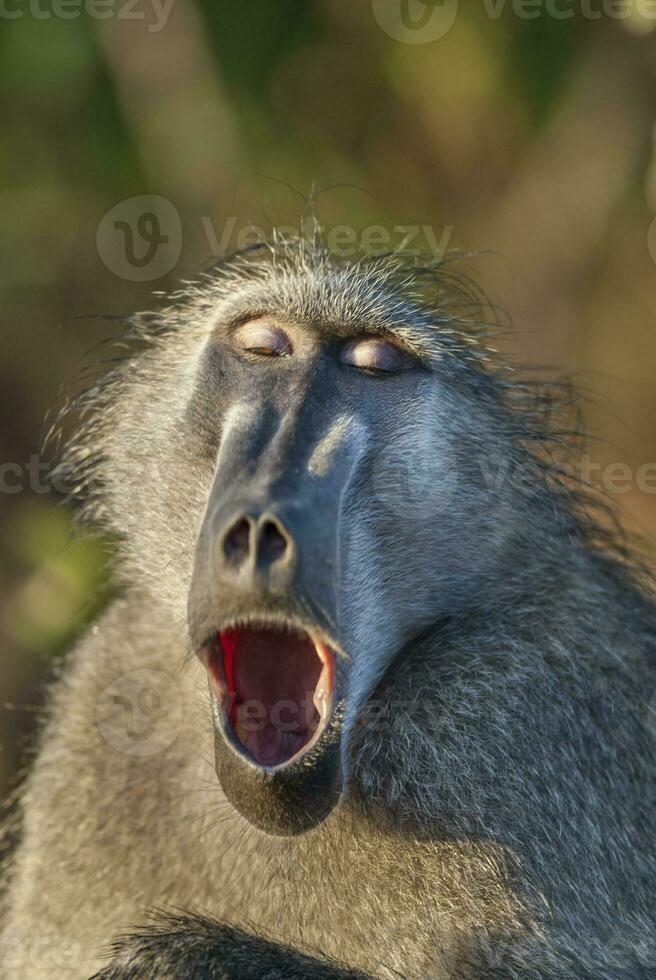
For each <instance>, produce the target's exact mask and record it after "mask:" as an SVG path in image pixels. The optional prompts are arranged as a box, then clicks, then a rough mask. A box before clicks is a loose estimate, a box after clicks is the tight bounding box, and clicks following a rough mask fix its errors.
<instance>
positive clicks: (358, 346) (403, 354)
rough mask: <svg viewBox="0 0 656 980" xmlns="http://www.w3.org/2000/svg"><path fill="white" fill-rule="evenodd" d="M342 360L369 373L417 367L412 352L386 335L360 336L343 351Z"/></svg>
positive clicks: (389, 372)
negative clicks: (405, 349)
mask: <svg viewBox="0 0 656 980" xmlns="http://www.w3.org/2000/svg"><path fill="white" fill-rule="evenodd" d="M341 361H342V363H343V364H347V365H348V366H349V367H354V368H358V369H359V370H360V371H365V372H367V373H369V374H398V373H399V372H401V371H408V370H410V369H411V368H413V367H415V366H416V364H417V362H416V360H415V358H414V357H412V355H411V354H408V353H407V351H404V350H403V349H402V348H401V347H398V346H397V345H396V344H394V343H392V341H390V340H387V339H386V338H385V337H359V338H357V339H356V340H350V341H349V342H348V343H347V344H346V345H345V346H344V348H343V349H342V351H341Z"/></svg>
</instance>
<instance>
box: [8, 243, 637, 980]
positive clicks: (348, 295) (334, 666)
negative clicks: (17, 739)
mask: <svg viewBox="0 0 656 980" xmlns="http://www.w3.org/2000/svg"><path fill="white" fill-rule="evenodd" d="M476 303H477V297H476V296H474V295H472V294H471V293H470V292H468V290H467V288H466V287H465V286H464V285H463V284H460V283H458V282H457V280H456V279H455V277H454V274H453V272H452V271H450V270H449V269H444V268H443V267H441V266H438V267H437V268H434V267H430V268H419V267H418V266H417V263H416V262H413V261H411V262H410V263H406V262H404V261H403V259H402V257H400V256H398V255H392V256H385V257H378V258H372V259H365V258H362V259H361V260H360V261H358V262H353V263H349V262H348V261H346V260H343V259H340V258H338V257H335V256H333V255H330V254H329V253H328V252H327V251H326V250H325V249H324V248H323V247H322V245H321V242H320V241H319V240H317V241H312V242H308V241H305V240H302V239H291V240H290V239H281V238H275V239H274V240H273V241H272V242H269V243H264V244H263V245H262V247H261V248H259V249H258V248H253V249H249V250H248V251H247V253H244V254H242V255H236V256H232V257H230V258H228V259H226V260H225V261H223V262H222V263H220V264H219V265H218V266H217V268H215V269H213V270H211V272H209V273H208V274H207V275H206V276H204V277H202V278H201V279H200V280H199V281H198V282H197V283H195V284H193V285H191V286H189V287H187V289H186V291H183V292H181V293H180V294H176V296H175V298H174V299H173V300H172V301H171V303H170V305H168V306H167V307H165V308H164V309H163V310H162V312H161V313H159V314H152V315H149V316H142V317H136V318H134V319H133V320H132V321H131V322H130V329H131V332H132V334H133V336H134V340H135V341H136V345H135V352H134V355H133V356H131V357H130V358H128V359H127V360H126V361H124V362H123V363H121V364H120V365H119V366H118V367H115V368H114V369H113V370H112V371H110V372H109V374H108V375H107V376H106V377H103V378H102V379H100V380H99V381H98V382H97V383H96V384H95V385H93V386H92V388H91V390H90V391H89V392H87V393H85V394H83V395H82V396H81V398H80V399H79V401H78V402H77V403H73V404H72V405H71V406H69V411H70V412H71V413H72V416H73V417H76V413H77V422H78V427H77V430H76V434H75V435H74V436H73V437H72V439H71V441H70V443H69V445H68V449H67V450H66V452H65V455H64V459H63V463H62V465H63V466H64V467H66V468H68V469H69V470H72V472H73V474H74V477H75V479H74V481H73V483H72V485H73V486H74V487H75V491H74V493H73V497H74V498H77V499H79V500H80V504H81V505H80V508H79V511H80V513H81V516H82V517H83V518H84V519H85V520H87V521H88V522H90V523H92V524H93V525H100V526H101V527H103V528H105V529H107V530H108V531H109V532H110V533H111V534H112V535H113V537H114V539H115V540H116V541H118V542H119V546H118V556H117V562H116V584H117V586H118V596H117V598H116V599H115V601H114V602H113V603H112V604H111V606H110V607H109V608H108V609H107V610H106V612H105V613H104V614H103V616H102V617H100V619H99V620H98V622H97V623H95V624H94V625H93V626H92V627H91V629H90V630H89V632H88V634H87V635H86V636H85V637H84V638H83V639H82V640H81V641H80V643H79V644H78V645H77V647H76V648H75V649H74V650H73V651H72V652H71V655H70V659H69V661H68V663H67V665H66V667H65V669H64V671H63V674H62V677H61V678H60V680H59V681H58V682H57V684H56V685H55V688H54V692H53V697H52V701H51V707H50V710H49V715H48V719H47V721H46V723H45V725H44V726H43V733H42V736H41V741H40V748H39V752H38V754H37V755H36V758H35V760H34V764H33V767H32V771H31V773H30V775H29V777H28V778H27V780H26V783H25V786H24V789H23V792H22V797H21V805H20V814H21V821H22V825H21V828H20V833H19V834H16V836H17V837H20V843H19V845H18V847H17V849H16V851H15V853H14V856H13V858H12V860H11V862H10V863H9V864H8V865H7V880H8V887H7V889H6V899H5V900H4V905H5V906H6V908H5V910H3V934H2V939H0V944H1V945H2V952H1V954H0V961H2V963H3V968H5V967H6V966H7V964H12V965H13V966H12V969H13V970H14V972H13V974H12V973H9V976H16V977H20V980H53V978H54V980H59V978H62V980H64V978H66V980H69V978H72V980H87V978H88V977H89V976H91V975H92V974H93V975H95V976H97V977H98V978H102V980H129V978H135V977H139V978H143V980H159V978H169V977H170V978H174V977H185V978H187V977H189V978H192V977H193V978H200V980H218V978H221V980H226V978H238V980H247V978H253V980H255V978H258V980H259V978H261V977H264V976H266V977H267V978H270V980H308V978H312V980H338V978H351V980H367V978H369V980H371V978H374V977H375V978H379V980H382V978H388V977H391V976H397V977H398V976H404V977H408V978H412V980H429V978H430V980H451V978H454V977H457V978H458V980H483V978H486V980H488V978H492V977H495V978H499V980H501V978H503V980H592V978H594V980H618V977H620V976H622V977H627V978H628V977H630V978H631V980H649V978H653V977H654V975H655V972H654V971H655V967H654V964H655V963H656V946H655V945H654V936H656V921H655V918H654V916H655V910H656V841H655V838H656V833H655V826H654V814H655V813H656V782H655V768H654V745H655V741H654V740H655V739H656V723H655V717H656V715H655V705H656V694H654V692H655V690H656V604H655V602H654V594H653V588H652V583H651V580H650V579H649V578H648V576H647V574H646V571H645V570H644V569H643V568H642V566H641V565H640V564H639V562H638V561H637V560H636V559H635V558H634V557H633V554H632V552H631V550H630V548H629V547H628V546H627V545H626V544H625V543H624V542H623V541H622V540H621V539H619V538H618V537H617V536H616V535H615V534H613V533H611V531H609V521H608V520H607V514H606V512H605V511H604V509H603V507H600V506H599V504H598V502H597V501H596V500H595V498H594V496H593V495H592V494H591V493H590V492H588V491H587V490H586V489H585V488H584V487H582V486H581V485H580V483H578V482H577V481H576V480H575V479H572V478H571V470H568V468H567V467H566V466H564V465H562V459H563V457H562V446H563V432H562V426H561V424H560V418H561V416H560V415H559V413H558V412H557V408H558V405H557V399H556V397H555V396H556V389H555V388H554V387H553V386H546V387H544V388H543V387H540V386H536V385H534V384H530V383H529V384H526V383H524V382H522V381H518V380H517V375H516V373H515V372H510V371H508V370H507V369H506V367H505V366H504V365H503V363H501V361H500V358H499V357H498V355H497V354H495V353H494V352H493V349H492V348H493V344H492V343H491V338H490V336H489V334H490V329H491V328H487V327H486V326H485V325H484V324H483V323H480V322H479V321H480V320H481V319H482V316H481V313H480V309H479V307H478V306H477V305H476ZM554 420H557V424H556V425H554ZM153 909H158V910H163V911H159V912H158V913H153V912H152V910H153ZM149 910H150V911H149ZM121 936H122V938H118V939H117V938H116V937H121ZM98 971H100V972H98Z"/></svg>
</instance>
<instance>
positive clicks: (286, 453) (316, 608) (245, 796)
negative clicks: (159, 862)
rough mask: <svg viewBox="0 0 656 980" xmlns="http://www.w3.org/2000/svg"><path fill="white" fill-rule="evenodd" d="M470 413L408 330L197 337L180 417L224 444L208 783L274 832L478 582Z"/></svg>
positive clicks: (318, 788) (299, 828) (199, 561)
mask: <svg viewBox="0 0 656 980" xmlns="http://www.w3.org/2000/svg"><path fill="white" fill-rule="evenodd" d="M463 411H464V409H463V408H462V406H461V405H460V402H459V398H458V395H457V392H456V391H455V390H450V388H449V385H448V384H447V383H446V382H445V380H444V379H443V378H441V377H440V373H439V370H436V367H435V364H434V363H431V361H430V359H429V358H427V357H425V356H424V355H423V353H422V351H421V350H420V349H417V348H415V347H413V345H412V343H409V342H408V340H407V336H405V335H404V336H401V335H396V334H395V333H394V331H391V330H384V331H383V330H381V331H380V332H376V330H375V327H373V328H372V326H371V324H369V325H368V329H367V330H364V329H360V328H359V327H358V324H357V323H353V322H351V323H348V324H344V323H339V322H328V323H326V322H325V321H324V322H316V321H314V322H313V320H312V319H311V318H305V319H304V318H302V317H298V318H296V317H295V318H289V317H286V316H285V315H284V314H283V313H282V312H281V311H280V310H276V311H271V312H267V311H262V310H261V309H259V310H257V311H256V312H254V313H251V312H245V313H244V312H242V313H238V314H237V315H235V316H232V317H229V318H227V319H226V320H225V321H224V322H221V323H220V324H218V325H217V326H216V327H215V328H214V330H213V332H212V334H211V336H210V337H209V339H208V340H207V343H206V344H205V346H204V349H203V352H202V355H201V357H200V358H199V361H198V369H197V374H196V381H195V396H194V406H193V412H194V413H195V415H196V416H197V417H198V416H199V415H200V416H202V418H203V419H204V422H203V425H204V426H207V424H208V422H207V420H208V418H211V420H212V425H215V426H216V427H217V431H219V432H220V437H219V444H218V454H217V461H216V468H215V472H214V478H213V484H212V486H211V489H210V491H209V495H208V498H207V506H206V510H205V515H204V518H203V521H202V528H201V531H200V535H199V538H198V543H197V548H196V555H195V567H194V574H193V581H192V586H191V592H190V601H189V608H190V623H191V629H192V639H193V642H194V646H195V649H196V650H197V651H198V652H199V654H200V656H201V658H202V660H203V662H204V663H205V666H206V668H207V671H208V676H209V681H210V690H211V697H212V705H213V724H214V729H215V746H216V766H217V774H218V777H219V780H220V782H221V785H222V787H223V789H224V792H225V793H226V795H227V796H228V797H229V798H230V799H231V801H232V802H233V803H234V805H235V806H236V807H237V809H239V810H240V811H241V813H242V814H243V815H244V816H245V817H246V818H247V819H249V820H250V821H251V822H252V823H253V824H255V825H256V826H258V827H260V828H261V829H264V830H266V831H267V832H270V833H274V834H288V833H299V832H303V831H305V830H307V829H309V828H311V827H312V826H314V825H315V824H317V823H318V822H319V821H321V820H322V819H324V818H325V816H326V815H327V814H328V813H329V812H330V810H331V809H332V808H333V806H334V805H335V803H336V802H337V801H338V799H339V796H340V793H341V791H342V788H343V775H342V774H343V773H344V772H345V771H346V770H347V769H348V731H349V728H350V726H351V725H352V723H353V721H354V719H355V718H356V717H357V715H358V712H359V711H360V710H361V709H362V707H363V705H364V703H365V701H366V699H367V698H368V697H369V696H370V695H371V693H372V690H373V688H374V686H375V685H376V684H377V682H378V681H379V680H380V679H381V677H382V675H383V674H384V672H385V670H386V668H387V667H388V665H389V664H390V662H391V660H392V658H394V657H395V656H397V655H399V654H400V652H401V651H402V649H403V647H404V645H405V644H406V643H407V642H408V641H409V640H410V639H411V638H412V637H413V636H415V635H416V634H417V633H418V632H419V631H421V629H422V628H424V627H426V626H427V625H428V624H429V623H430V622H431V621H433V620H434V618H435V617H436V616H438V615H440V613H441V612H443V611H444V610H446V609H448V610H450V609H452V608H453V607H454V606H457V604H458V603H459V602H461V601H462V600H463V598H464V597H465V596H466V594H467V593H469V592H472V591H474V590H475V589H476V587H477V580H476V576H475V574H474V573H473V572H472V571H471V569H470V568H469V564H470V563H469V555H470V554H471V552H472V550H476V549H478V550H482V549H483V537H484V520H483V518H482V517H481V516H480V515H481V502H480V495H479V493H478V491H477V490H476V489H475V488H474V487H473V484H472V481H471V480H470V479H468V478H467V477H466V468H467V465H468V461H467V455H466V443H465V440H464V438H463V433H464V431H465V429H466V426H463ZM467 424H468V425H471V419H469V420H468V422H467ZM463 447H465V449H464V450H463ZM463 451H464V453H465V455H464V457H463V458H462V459H461V461H460V462H459V461H458V460H459V454H460V455H462V452H463ZM463 477H464V483H463ZM477 514H478V515H479V519H478V520H477V521H474V516H475V515H477ZM468 524H469V530H468V529H467V527H468ZM478 566H479V567H480V566H481V562H480V561H479V562H478Z"/></svg>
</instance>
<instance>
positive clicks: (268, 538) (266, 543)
mask: <svg viewBox="0 0 656 980" xmlns="http://www.w3.org/2000/svg"><path fill="white" fill-rule="evenodd" d="M286 550H287V538H286V537H285V535H284V534H283V533H282V532H281V530H280V528H279V527H278V525H277V524H276V523H275V522H274V521H272V520H266V521H265V522H264V524H263V525H262V527H261V528H260V536H259V541H258V558H260V559H262V560H264V561H267V562H274V561H276V560H277V559H278V558H280V557H281V556H282V555H283V554H284V553H285V551H286Z"/></svg>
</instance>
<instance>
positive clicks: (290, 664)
mask: <svg viewBox="0 0 656 980" xmlns="http://www.w3.org/2000/svg"><path fill="white" fill-rule="evenodd" d="M321 667H322V664H321V661H320V660H319V657H318V656H317V654H316V651H315V650H314V647H313V645H312V643H311V642H310V640H309V639H307V638H305V637H301V636H297V635H295V634H293V633H275V632H268V631H259V630H239V635H238V638H237V643H236V646H235V654H234V659H233V675H232V679H233V685H234V690H235V691H236V693H237V702H238V703H239V702H241V701H248V702H251V711H252V713H253V715H255V713H256V711H258V710H259V717H260V718H261V719H262V720H264V718H266V721H268V722H269V723H270V724H272V725H273V726H274V727H275V728H282V729H283V730H285V731H303V730H305V729H306V728H307V727H308V724H309V722H310V721H311V719H312V717H313V714H314V705H313V701H312V698H313V695H314V691H315V688H316V686H317V682H318V680H319V675H320V673H321Z"/></svg>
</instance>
